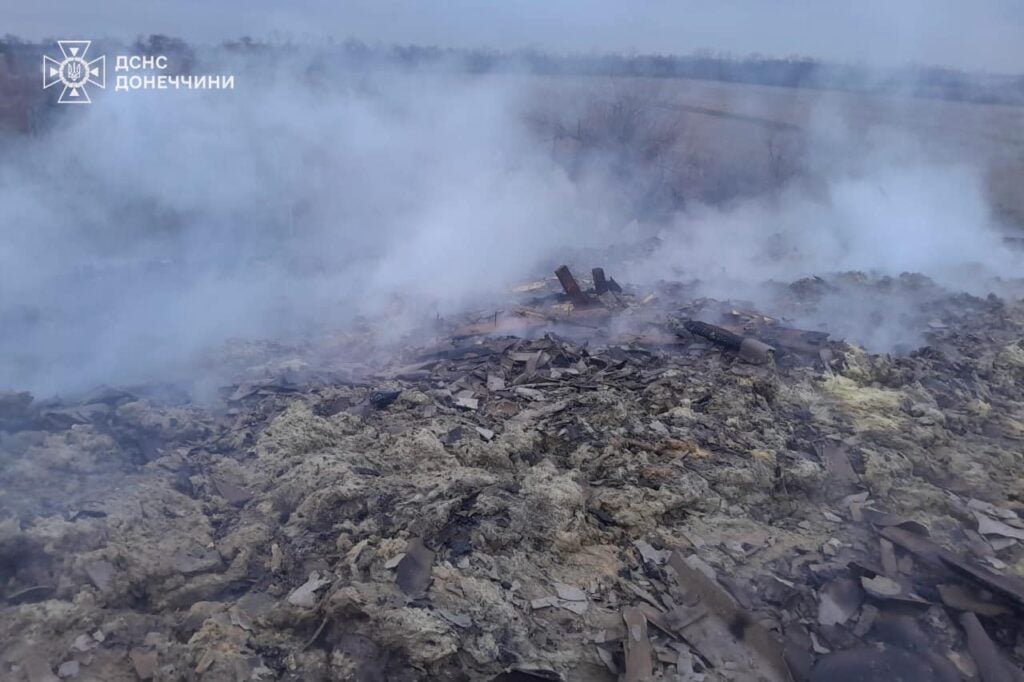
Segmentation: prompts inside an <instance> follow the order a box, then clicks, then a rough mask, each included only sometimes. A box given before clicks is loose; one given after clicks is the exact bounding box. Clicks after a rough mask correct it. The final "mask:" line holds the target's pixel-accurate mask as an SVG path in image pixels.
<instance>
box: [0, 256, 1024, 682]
mask: <svg viewBox="0 0 1024 682" xmlns="http://www.w3.org/2000/svg"><path fill="white" fill-rule="evenodd" d="M606 269H607V273H605V272H604V270H605V268H601V272H600V274H596V273H597V270H594V271H592V272H591V279H588V278H587V276H585V275H584V276H577V275H573V274H572V270H571V269H570V268H569V267H568V266H565V267H564V269H563V268H559V272H560V273H561V275H562V276H561V277H559V276H549V277H545V278H543V279H537V280H535V281H533V282H529V283H527V284H524V285H521V286H518V287H516V288H515V290H514V291H512V292H510V293H509V294H508V296H507V300H506V302H505V305H504V306H503V307H502V308H501V309H500V310H498V311H493V310H492V311H487V312H479V313H466V314H463V315H459V316H451V317H447V318H445V319H442V320H435V321H434V326H433V327H432V331H431V334H429V335H427V336H420V337H410V338H409V339H408V341H406V342H403V343H398V344H393V345H391V346H389V347H388V348H387V350H386V352H385V351H384V350H381V351H380V352H378V354H377V355H371V354H368V353H359V354H358V357H361V358H363V361H362V362H353V361H351V360H350V359H349V358H351V357H353V354H351V353H345V352H344V350H345V348H346V347H350V348H356V349H363V348H365V347H367V346H372V345H374V342H375V339H377V338H378V333H379V330H377V329H375V324H374V323H373V322H372V321H367V322H366V324H365V325H364V326H363V327H362V328H361V330H358V331H353V332H351V333H348V334H346V335H344V336H342V337H337V336H335V337H331V338H330V339H329V340H325V341H324V342H322V343H320V344H311V343H307V344H302V345H295V346H289V345H287V344H283V343H275V344H268V345H264V346H259V347H258V349H257V348H254V347H253V346H252V345H244V344H243V345H242V346H241V347H237V348H232V347H231V346H230V345H229V346H228V347H226V348H225V351H224V353H225V358H230V362H225V364H227V365H229V366H231V367H232V368H233V371H234V372H235V378H234V380H233V382H232V383H230V384H229V385H226V386H222V387H220V389H219V391H218V392H217V393H218V395H220V396H221V399H220V400H219V401H215V402H212V403H209V404H204V405H198V404H193V403H190V402H181V401H180V400H171V399H168V396H169V395H173V393H172V392H169V391H149V392H145V391H143V390H141V389H132V390H119V389H113V388H107V389H103V390H99V391H93V392H90V393H88V394H83V395H81V396H78V397H75V398H67V399H64V400H63V401H55V400H35V399H33V397H32V396H30V395H26V394H18V393H13V394H4V395H2V396H0V456H2V458H3V461H4V465H5V466H4V467H2V468H0V491H2V492H0V505H2V510H3V518H2V519H0V557H2V559H0V594H2V596H3V600H4V601H3V605H2V607H0V615H2V619H0V623H2V624H0V642H2V643H3V646H2V651H3V653H2V654H0V666H2V670H3V676H4V677H5V678H11V679H50V678H52V677H53V676H54V675H55V674H56V675H60V676H74V675H79V676H83V677H85V676H89V677H93V678H97V679H179V678H191V679H201V680H243V679H244V680H249V679H281V680H316V679H323V680H327V679H360V680H375V679H404V680H416V679H466V680H487V681H490V680H504V679H549V680H555V679H560V680H580V679H587V680H616V679H628V680H638V681H639V680H644V679H659V678H660V679H673V680H687V681H693V682H696V681H698V680H704V681H707V682H710V681H712V680H735V679H774V680H832V679H837V678H838V679H874V678H877V677H879V676H892V675H903V676H904V677H905V678H907V679H922V680H924V679H935V680H954V679H965V678H966V679H972V678H980V679H982V680H983V681H984V682H989V681H990V680H1011V679H1017V678H1016V677H1015V676H1019V674H1020V673H1019V670H1020V668H1021V664H1022V658H1021V654H1020V651H1021V641H1022V639H1021V638H1022V637H1024V633H1022V631H1021V627H1020V622H1021V619H1020V618H1019V617H1018V616H1019V613H1020V610H1021V608H1022V604H1024V587H1022V584H1021V578H1020V577H1019V576H1020V575H1021V574H1022V573H1024V570H1022V568H1021V566H1022V562H1024V547H1022V546H1021V544H1020V539H1021V538H1020V534H1021V533H1022V532H1024V521H1022V518H1024V510H1022V508H1021V503H1020V497H1019V490H1018V489H1019V485H1018V483H1019V482H1018V480H1017V478H1018V476H1017V472H1018V471H1019V470H1020V461H1019V460H1020V447H1019V444H1020V442H1021V439H1022V438H1024V393H1022V391H1024V348H1022V346H1021V342H1020V339H1021V337H1022V335H1024V307H1022V306H1021V304H1020V303H1019V302H1017V303H1015V302H1012V301H1008V300H1003V299H999V298H996V297H991V298H973V297H969V296H964V295H958V294H946V295H944V296H943V295H936V296H935V297H934V300H932V301H931V303H929V304H928V305H929V309H928V310H926V311H924V312H925V313H926V314H927V315H929V316H938V317H939V318H940V319H941V320H942V322H943V323H942V324H940V325H932V326H928V325H925V327H924V328H923V329H922V332H921V333H922V334H923V335H924V338H925V339H926V340H927V345H926V346H923V347H921V348H919V349H917V350H916V351H914V352H912V353H909V354H906V355H902V356H893V355H875V354H870V353H867V352H865V351H864V350H863V349H861V348H859V347H857V346H856V345H853V344H850V343H848V342H846V341H843V340H842V339H839V338H834V337H831V336H830V335H829V334H827V333H825V332H822V331H820V330H814V329H801V328H799V327H796V326H793V324H792V323H791V322H790V321H789V320H788V319H787V318H786V317H785V316H784V315H783V314H782V313H781V312H779V311H780V310H782V309H784V308H786V306H780V308H779V310H763V311H762V310H757V309H753V308H751V307H750V306H749V305H748V304H746V303H743V302H740V301H728V300H713V299H707V298H701V297H699V296H694V295H692V287H691V285H690V284H687V283H678V282H661V283H660V284H659V285H657V286H656V287H651V288H645V287H641V286H635V285H629V284H628V283H624V284H622V285H621V286H620V287H619V289H620V290H619V291H618V292H612V291H611V290H610V288H609V290H608V291H605V292H602V293H601V294H598V293H597V290H598V288H599V287H601V284H600V282H601V280H602V279H603V280H604V281H605V283H606V284H607V283H608V282H610V281H611V277H610V276H609V274H611V273H615V268H614V267H612V266H610V265H609V266H608V267H607V268H606ZM575 271H576V272H586V270H585V269H581V268H575ZM566 275H568V276H570V277H572V278H573V281H574V282H575V284H576V287H575V288H573V287H568V290H566V289H564V288H563V286H564V284H565V282H566V280H567V278H566ZM822 282H823V284H825V285H829V284H830V283H829V281H828V280H827V279H823V280H822ZM858 286H862V287H866V288H872V287H891V286H899V284H898V283H896V284H894V283H893V282H886V281H880V280H875V279H872V278H870V277H864V278H861V279H860V280H859V284H858ZM806 289H807V287H806V284H800V283H797V284H795V285H791V286H781V285H780V288H779V291H780V292H785V295H784V296H783V295H781V294H780V299H779V300H780V302H784V303H787V305H788V306H790V307H801V306H807V305H810V304H811V303H813V299H814V297H813V296H811V297H808V295H807V291H806ZM607 294H613V295H614V299H612V298H607ZM786 296H788V299H786V298H785V297H786ZM573 298H575V299H576V301H574V300H573ZM577 302H579V303H581V305H577V304H576V303H577ZM379 324H380V325H385V326H386V324H387V319H386V318H381V320H380V322H379ZM426 338H429V339H430V340H429V342H425V341H424V339H426ZM743 339H754V340H758V341H759V343H763V344H765V345H770V346H771V347H772V349H773V350H772V351H771V353H769V354H768V356H767V357H766V358H763V360H764V361H763V362H756V363H751V362H749V361H748V360H749V358H748V357H745V356H744V353H743V349H742V340H743ZM737 340H740V342H739V343H737V342H736V341H737ZM257 350H258V352H257ZM332 358H333V360H332ZM55 471H59V472H64V473H65V474H66V475H62V476H54V475H53V474H54V472H55ZM55 671H56V672H55Z"/></svg>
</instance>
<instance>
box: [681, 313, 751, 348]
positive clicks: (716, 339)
mask: <svg viewBox="0 0 1024 682" xmlns="http://www.w3.org/2000/svg"><path fill="white" fill-rule="evenodd" d="M683 328H684V329H686V331H688V332H690V333H691V334H695V335H696V336H700V337H701V338H705V339H707V340H708V341H711V342H712V343H716V344H718V345H719V346H725V347H726V348H729V349H731V350H739V349H740V346H741V345H743V337H742V336H740V335H739V334H733V333H732V332H731V331H729V330H728V329H723V328H722V327H716V326H715V325H713V324H708V323H707V322H699V321H697V320H687V321H686V322H684V323H683Z"/></svg>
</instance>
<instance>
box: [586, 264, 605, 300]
mask: <svg viewBox="0 0 1024 682" xmlns="http://www.w3.org/2000/svg"><path fill="white" fill-rule="evenodd" d="M590 274H591V275H593V277H594V293H595V294H597V295H598V296H600V295H601V294H604V293H607V291H608V280H606V279H605V278H604V268H594V269H593V270H591V271H590Z"/></svg>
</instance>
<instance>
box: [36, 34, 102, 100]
mask: <svg viewBox="0 0 1024 682" xmlns="http://www.w3.org/2000/svg"><path fill="white" fill-rule="evenodd" d="M57 44H58V45H59V46H60V51H61V55H63V59H61V60H60V61H57V60H56V59H52V58H50V57H43V89H44V90H45V89H46V88H49V87H52V86H54V85H57V84H58V83H61V84H62V85H63V86H64V89H63V90H62V91H61V93H60V99H58V100H57V101H58V102H59V103H60V104H88V103H89V102H91V101H92V100H90V99H89V93H88V91H87V90H86V86H87V85H95V86H96V87H98V88H106V87H107V58H106V56H103V57H97V58H96V59H93V60H92V61H86V58H85V54H86V52H88V51H89V45H91V44H92V41H91V40H58V41H57Z"/></svg>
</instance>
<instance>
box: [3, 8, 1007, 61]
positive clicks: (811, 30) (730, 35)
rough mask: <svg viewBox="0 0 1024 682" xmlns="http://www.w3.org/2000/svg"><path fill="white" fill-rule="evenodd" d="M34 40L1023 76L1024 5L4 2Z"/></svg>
mask: <svg viewBox="0 0 1024 682" xmlns="http://www.w3.org/2000/svg"><path fill="white" fill-rule="evenodd" d="M4 4H6V5H7V7H5V8H4V9H3V10H2V12H0V15H2V18H3V22H2V24H0V31H4V32H9V33H14V34H16V35H20V36H23V37H28V38H43V37H52V38H60V39H93V38H100V37H117V38H131V37H134V36H136V35H139V34H149V33H165V34H169V35H174V36H179V37H183V38H186V39H189V40H199V41H217V42H219V41H221V40H223V39H227V38H237V37H240V36H242V35H251V36H253V37H258V38H259V37H264V38H265V37H270V36H271V35H273V34H276V35H277V36H279V37H280V36H288V37H292V38H294V39H304V38H308V39H318V38H326V37H333V38H336V39H344V38H348V37H354V38H359V39H361V40H364V41H367V42H376V41H381V42H384V43H396V42H397V43H419V44H433V45H442V46H453V47H480V46H485V47H495V48H502V49H509V48H518V47H538V48H543V49H548V50H556V51H590V50H598V51H617V52H621V51H636V52H661V53H689V52H693V51H694V50H698V49H702V48H708V49H713V50H724V51H728V52H731V53H735V54H748V53H753V52H759V53H762V54H768V55H777V56H786V55H793V54H800V55H808V56H812V57H818V58H822V59H829V60H840V61H855V62H858V61H859V62H867V63H870V64H876V65H886V66H895V65H901V64H905V63H908V62H918V63H928V64H938V65H943V66H954V67H959V68H965V69H972V70H989V71H997V72H1003V73H1024V0H500V1H499V0H434V1H428V0H340V1H338V0H333V1H332V0H288V1H287V2H285V1H283V0H278V1H276V2H275V1H272V0H215V1H211V0H100V1H99V2H82V1H81V0H36V1H35V2H24V1H22V0H4Z"/></svg>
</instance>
